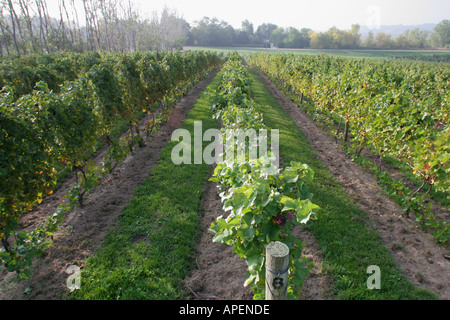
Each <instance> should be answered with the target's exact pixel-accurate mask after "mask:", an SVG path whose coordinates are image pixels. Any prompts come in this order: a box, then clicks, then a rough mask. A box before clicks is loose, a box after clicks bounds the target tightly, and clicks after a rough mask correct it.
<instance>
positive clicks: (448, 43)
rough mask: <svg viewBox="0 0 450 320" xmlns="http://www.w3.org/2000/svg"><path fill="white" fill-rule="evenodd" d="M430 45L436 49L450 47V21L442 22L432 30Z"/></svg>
mask: <svg viewBox="0 0 450 320" xmlns="http://www.w3.org/2000/svg"><path fill="white" fill-rule="evenodd" d="M431 43H432V44H433V46H435V47H438V48H448V47H450V21H449V20H442V21H441V22H439V23H438V24H437V25H436V27H434V29H433V33H432V35H431Z"/></svg>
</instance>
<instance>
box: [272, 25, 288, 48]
mask: <svg viewBox="0 0 450 320" xmlns="http://www.w3.org/2000/svg"><path fill="white" fill-rule="evenodd" d="M286 37H287V34H286V32H285V31H284V29H283V28H276V29H275V30H273V31H272V33H271V34H270V37H269V40H270V42H271V43H273V44H274V45H275V46H277V47H278V48H284V39H286Z"/></svg>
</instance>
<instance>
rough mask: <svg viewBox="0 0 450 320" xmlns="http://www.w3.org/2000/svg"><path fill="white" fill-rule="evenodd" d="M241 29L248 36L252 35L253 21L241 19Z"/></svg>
mask: <svg viewBox="0 0 450 320" xmlns="http://www.w3.org/2000/svg"><path fill="white" fill-rule="evenodd" d="M241 30H242V31H243V32H246V33H247V35H248V36H249V37H250V36H252V35H253V32H254V28H253V23H250V21H248V20H247V19H245V20H244V21H242V24H241Z"/></svg>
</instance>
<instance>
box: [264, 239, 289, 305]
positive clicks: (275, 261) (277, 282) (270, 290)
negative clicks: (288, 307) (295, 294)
mask: <svg viewBox="0 0 450 320" xmlns="http://www.w3.org/2000/svg"><path fill="white" fill-rule="evenodd" d="M288 271H289V248H288V246H287V245H285V244H284V243H282V242H279V241H275V242H271V243H269V244H268V245H267V247H266V300H287V287H288Z"/></svg>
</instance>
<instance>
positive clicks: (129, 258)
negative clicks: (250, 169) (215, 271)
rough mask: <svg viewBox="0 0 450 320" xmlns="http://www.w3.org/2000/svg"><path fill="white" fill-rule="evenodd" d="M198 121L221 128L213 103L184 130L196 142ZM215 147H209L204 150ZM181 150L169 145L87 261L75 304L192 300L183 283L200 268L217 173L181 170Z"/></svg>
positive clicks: (193, 114) (199, 106)
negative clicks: (205, 205)
mask: <svg viewBox="0 0 450 320" xmlns="http://www.w3.org/2000/svg"><path fill="white" fill-rule="evenodd" d="M220 80H221V73H219V74H218V75H217V76H216V77H215V78H214V79H213V81H212V82H211V84H210V85H209V87H211V88H216V87H217V86H218V85H219V83H220ZM194 121H202V126H203V131H205V130H207V129H209V128H218V123H217V120H212V112H211V110H210V109H209V102H208V98H207V97H203V96H200V98H199V99H198V100H197V102H196V103H195V105H194V106H193V108H192V109H191V111H190V112H189V113H188V115H187V116H186V118H185V120H184V122H183V124H182V126H181V127H182V128H184V129H187V130H189V132H190V133H191V137H192V142H193V140H194V139H193V137H194V135H193V133H194ZM209 143H210V142H204V147H205V146H206V145H207V144H209ZM176 144H178V142H169V144H168V145H167V146H166V147H165V148H164V149H163V150H162V153H161V157H160V159H159V161H158V163H157V165H156V166H155V167H154V168H153V169H152V170H151V173H150V176H149V177H148V178H147V179H146V180H145V181H143V183H141V185H140V186H139V187H138V188H136V190H135V191H134V197H133V198H132V199H131V200H130V201H129V203H128V205H127V206H126V208H125V209H124V210H123V212H122V213H121V215H120V216H119V219H118V225H117V227H116V228H115V229H113V230H111V231H110V232H109V233H108V234H107V236H106V237H105V240H104V243H103V245H102V247H101V248H100V249H99V250H98V251H97V252H96V253H95V254H94V255H93V256H92V257H90V258H89V259H87V261H86V265H85V267H84V268H83V270H82V273H81V289H80V290H75V291H74V292H73V293H72V294H71V295H70V297H69V299H95V300H102V299H105V300H119V299H126V300H141V299H148V300H174V299H183V298H185V297H186V295H185V294H186V291H185V289H184V288H183V285H182V280H183V279H184V278H186V277H187V276H188V274H189V271H190V270H191V269H192V267H193V266H194V264H195V262H194V259H192V257H193V256H194V254H195V244H196V242H197V239H198V236H199V234H200V230H199V228H198V224H199V219H200V217H201V215H202V214H203V213H202V209H201V198H202V194H203V191H204V189H203V187H204V185H205V184H206V183H207V181H208V178H209V176H210V173H211V172H210V166H209V165H207V164H205V163H203V164H195V165H194V164H192V165H183V164H182V165H175V164H174V163H173V162H172V160H171V152H172V149H173V147H174V146H175V145H176ZM192 150H193V148H192Z"/></svg>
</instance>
